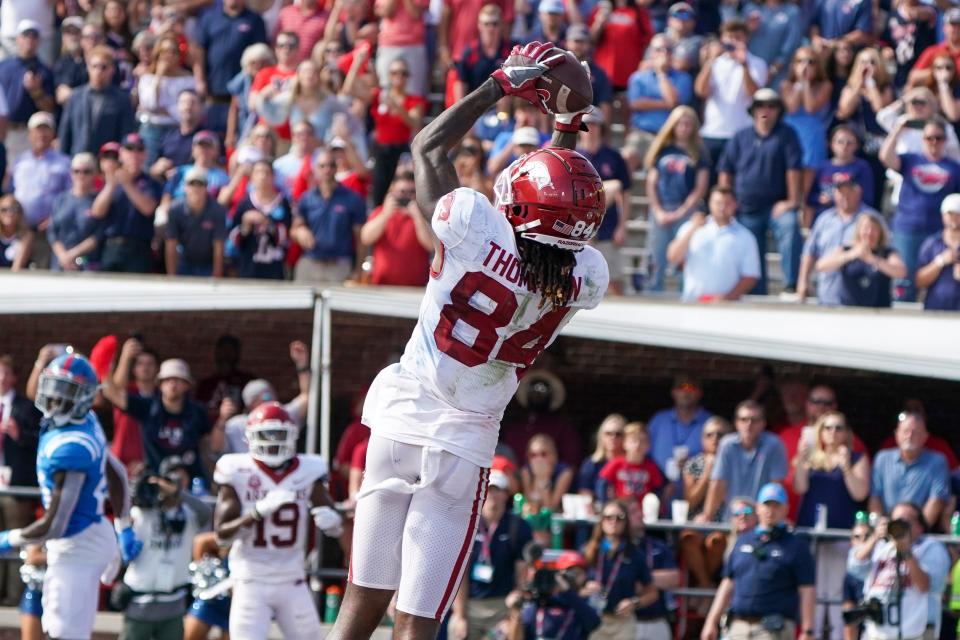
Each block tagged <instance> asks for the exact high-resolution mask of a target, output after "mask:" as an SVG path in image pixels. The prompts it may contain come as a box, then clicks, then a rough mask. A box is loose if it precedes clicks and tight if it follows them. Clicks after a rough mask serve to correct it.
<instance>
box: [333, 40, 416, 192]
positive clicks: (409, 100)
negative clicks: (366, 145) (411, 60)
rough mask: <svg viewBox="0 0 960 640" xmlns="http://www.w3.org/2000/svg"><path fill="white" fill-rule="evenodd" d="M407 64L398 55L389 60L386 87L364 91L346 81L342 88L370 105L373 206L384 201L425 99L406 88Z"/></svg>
mask: <svg viewBox="0 0 960 640" xmlns="http://www.w3.org/2000/svg"><path fill="white" fill-rule="evenodd" d="M409 76H410V65H408V64H407V63H406V61H404V60H403V59H401V58H397V59H396V60H393V62H391V63H390V67H389V81H388V84H387V86H386V88H379V87H374V88H373V89H372V90H370V91H367V90H366V89H365V88H364V87H363V85H362V84H355V83H353V82H345V83H344V89H345V90H346V91H349V92H350V94H351V95H353V97H355V98H357V99H358V100H362V101H364V102H366V103H369V105H370V117H371V118H372V119H373V141H374V143H375V146H374V149H373V154H372V155H373V157H374V163H373V186H372V190H373V194H372V201H373V206H375V207H378V206H380V205H381V204H383V199H384V197H385V196H386V195H387V190H388V189H389V188H390V182H391V181H392V180H393V176H394V174H395V173H396V171H397V163H398V162H399V160H400V156H401V155H402V154H403V153H405V152H408V151H410V141H411V140H412V139H413V136H414V134H415V133H416V132H417V131H419V130H420V125H421V124H422V122H423V114H424V111H425V110H426V107H427V101H426V100H424V99H423V97H421V96H419V95H413V94H411V93H409V92H408V88H409V86H410V85H409V84H408V83H407V78H409Z"/></svg>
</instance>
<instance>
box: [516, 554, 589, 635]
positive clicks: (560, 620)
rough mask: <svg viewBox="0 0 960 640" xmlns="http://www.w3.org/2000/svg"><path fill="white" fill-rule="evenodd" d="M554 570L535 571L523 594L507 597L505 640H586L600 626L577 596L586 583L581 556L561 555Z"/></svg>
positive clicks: (583, 599) (584, 565) (517, 592)
mask: <svg viewBox="0 0 960 640" xmlns="http://www.w3.org/2000/svg"><path fill="white" fill-rule="evenodd" d="M528 546H529V545H528ZM524 555H527V551H526V550H524ZM555 566H556V570H555V571H554V570H552V569H537V571H536V573H535V574H534V576H533V580H532V581H531V582H530V584H529V585H527V587H526V588H525V589H524V590H523V591H513V592H511V593H510V595H508V596H507V607H508V609H509V611H510V613H509V617H508V623H507V640H542V639H544V638H550V639H551V640H586V639H587V638H588V637H589V636H590V633H591V632H592V631H593V630H595V629H596V628H597V627H599V626H600V616H599V615H598V614H597V612H596V611H595V610H594V608H593V607H592V606H590V604H589V603H588V602H587V600H586V599H585V598H581V597H580V596H579V595H577V589H579V588H580V587H582V586H583V584H584V583H585V582H586V572H585V569H586V561H585V560H584V559H583V556H582V555H580V554H579V553H578V552H576V551H564V552H563V553H562V554H561V555H560V557H559V558H558V559H557V561H556V563H555Z"/></svg>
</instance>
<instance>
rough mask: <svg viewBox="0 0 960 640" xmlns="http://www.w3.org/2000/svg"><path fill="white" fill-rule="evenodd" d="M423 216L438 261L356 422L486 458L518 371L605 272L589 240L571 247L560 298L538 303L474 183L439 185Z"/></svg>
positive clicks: (584, 303) (591, 300)
mask: <svg viewBox="0 0 960 640" xmlns="http://www.w3.org/2000/svg"><path fill="white" fill-rule="evenodd" d="M432 226H433V230H434V232H435V233H436V234H437V237H438V238H439V239H440V241H441V242H442V243H443V247H442V251H443V253H442V258H443V266H442V267H441V269H440V272H439V273H431V278H430V282H429V283H427V288H426V292H425V294H424V296H423V302H422V303H421V304H420V318H419V321H418V322H417V326H416V328H415V329H414V331H413V336H412V337H411V338H410V341H409V342H408V343H407V346H406V349H405V351H404V353H403V357H402V358H401V360H400V362H399V363H398V364H395V365H391V366H389V367H387V368H386V369H384V370H383V371H381V372H380V374H379V375H378V376H377V378H376V379H375V380H374V382H373V384H372V386H371V387H370V391H369V393H367V399H366V402H365V404H364V407H363V422H364V424H366V425H367V426H369V427H370V428H371V429H372V430H373V432H374V433H376V434H378V435H381V436H383V437H386V438H390V439H393V440H397V441H400V442H406V443H409V444H416V445H424V446H436V447H440V448H442V449H444V450H445V451H449V452H451V453H453V454H455V455H458V456H460V457H462V458H466V459H467V460H469V461H471V462H473V463H474V464H476V465H478V466H481V467H489V466H490V463H491V461H492V460H493V451H494V448H495V447H496V444H497V435H498V432H499V429H500V420H501V418H502V417H503V411H504V409H505V408H506V406H507V403H509V402H510V398H512V397H513V394H514V393H515V392H516V390H517V383H518V380H519V374H520V373H521V372H522V371H523V369H525V368H526V367H528V366H530V364H531V363H532V362H533V361H534V359H535V358H536V357H537V355H539V354H540V352H541V351H543V350H544V349H545V348H547V346H548V345H550V343H552V342H553V340H554V339H555V338H556V336H557V334H558V333H559V332H560V329H561V328H562V327H563V326H564V325H565V324H566V323H567V322H569V321H570V318H571V317H573V314H574V313H575V312H576V311H577V310H578V309H591V308H593V307H595V306H597V305H598V304H599V303H600V300H601V299H602V298H603V295H604V293H605V292H606V290H607V282H608V280H609V274H608V273H607V263H606V262H605V261H604V259H603V256H602V255H601V254H600V253H599V252H598V251H597V250H596V249H594V248H593V247H586V248H584V249H583V250H582V251H580V252H578V253H577V254H575V255H576V266H575V267H574V270H573V280H574V286H573V298H572V300H571V301H570V303H569V305H568V306H565V307H561V308H554V306H553V304H552V303H550V302H547V303H545V304H544V305H543V306H542V307H541V306H540V301H541V295H540V293H539V292H536V291H531V290H530V289H528V288H527V287H526V285H525V283H524V282H523V281H522V280H521V278H520V256H519V252H518V250H517V243H516V237H515V235H514V231H513V228H512V227H511V225H510V223H509V222H508V221H507V219H506V217H504V215H503V214H502V213H500V212H499V211H497V210H496V209H495V208H494V207H493V205H492V204H491V203H490V201H489V200H487V198H486V197H485V196H484V195H483V194H481V193H479V192H477V191H474V190H473V189H467V188H460V189H456V190H455V191H452V192H451V193H449V194H447V195H446V196H445V197H444V198H443V199H442V200H441V201H440V202H439V203H437V208H436V210H435V211H434V214H433V221H432Z"/></svg>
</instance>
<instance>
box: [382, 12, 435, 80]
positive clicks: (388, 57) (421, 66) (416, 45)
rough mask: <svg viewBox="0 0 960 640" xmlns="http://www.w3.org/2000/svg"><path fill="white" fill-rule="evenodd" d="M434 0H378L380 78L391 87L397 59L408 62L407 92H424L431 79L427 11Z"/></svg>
mask: <svg viewBox="0 0 960 640" xmlns="http://www.w3.org/2000/svg"><path fill="white" fill-rule="evenodd" d="M429 6H430V0H376V2H375V3H374V5H373V10H374V12H375V13H376V14H377V17H378V18H380V33H379V35H378V37H377V61H376V69H377V78H379V80H380V86H381V87H383V88H384V89H387V88H388V87H390V86H391V85H390V69H391V68H392V65H393V63H394V61H395V60H403V61H405V62H406V63H407V71H408V72H409V74H408V75H407V77H406V78H405V79H406V83H407V93H412V94H414V95H420V96H424V95H426V94H427V89H428V82H429V80H430V62H429V61H428V60H427V44H426V42H427V40H426V36H427V25H426V20H425V19H426V14H427V8H428V7H429Z"/></svg>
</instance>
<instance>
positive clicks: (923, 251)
mask: <svg viewBox="0 0 960 640" xmlns="http://www.w3.org/2000/svg"><path fill="white" fill-rule="evenodd" d="M940 215H941V217H942V218H943V231H941V232H939V233H934V234H933V235H931V236H929V237H928V238H927V239H926V240H924V241H923V244H922V245H920V253H919V255H918V257H917V267H918V268H917V280H916V282H917V287H918V288H920V289H926V290H927V295H926V296H925V297H924V299H923V308H924V309H939V310H941V311H960V194H957V193H952V194H950V195H948V196H947V197H946V198H944V199H943V204H941V205H940Z"/></svg>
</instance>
